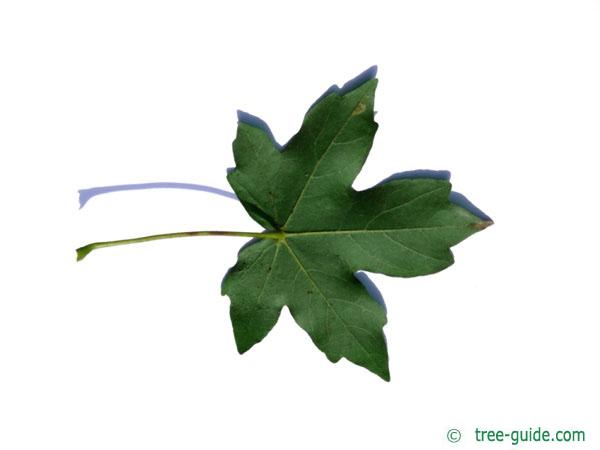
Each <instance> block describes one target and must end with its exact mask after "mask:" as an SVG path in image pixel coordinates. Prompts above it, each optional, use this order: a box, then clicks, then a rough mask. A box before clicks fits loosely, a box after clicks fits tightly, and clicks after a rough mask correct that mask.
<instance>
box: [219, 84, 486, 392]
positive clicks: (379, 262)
mask: <svg viewBox="0 0 600 450" xmlns="http://www.w3.org/2000/svg"><path fill="white" fill-rule="evenodd" d="M376 86H377V79H371V80H368V81H366V82H364V83H362V84H361V85H359V86H357V87H355V88H354V89H352V90H350V91H348V92H345V93H340V92H335V91H334V92H331V93H329V94H328V95H326V96H324V97H323V98H322V99H320V100H319V101H318V102H317V103H316V104H314V105H313V106H312V107H311V109H310V110H309V111H308V112H307V113H306V116H305V118H304V121H303V123H302V127H301V128H300V131H299V132H298V133H297V134H296V135H295V136H294V137H293V138H292V139H291V140H290V141H289V142H288V144H286V145H285V146H284V147H283V148H282V149H281V150H279V149H278V148H277V146H276V144H275V143H274V142H273V140H272V139H271V137H270V135H269V134H268V133H267V132H266V131H265V130H263V129H261V128H259V127H255V126H252V125H249V124H247V123H244V122H240V123H239V124H238V130H237V136H236V139H235V141H234V142H233V151H234V156H235V163H236V167H235V169H234V170H233V171H232V172H230V173H229V175H228V177H227V178H228V180H229V183H230V184H231V186H232V188H233V189H234V191H235V193H236V194H237V195H238V197H239V199H240V200H241V202H242V204H243V205H244V207H245V209H246V211H247V212H248V214H250V216H251V217H252V218H254V220H256V222H258V223H259V224H261V225H262V226H263V227H265V228H266V229H267V230H271V231H272V232H277V233H279V235H278V237H276V238H275V239H264V240H261V241H258V242H256V243H253V244H251V245H249V246H246V247H244V248H242V250H241V251H240V253H239V255H238V256H239V258H238V262H237V264H236V265H235V266H234V267H233V268H232V269H230V271H229V272H228V274H227V275H226V277H225V279H224V281H223V285H222V292H223V294H227V295H228V296H229V297H230V299H231V309H230V314H231V321H232V324H233V330H234V334H235V340H236V344H237V348H238V350H239V352H240V353H243V352H245V351H247V350H248V349H249V348H251V347H252V346H253V345H254V344H256V343H257V342H260V341H261V340H262V339H263V338H264V337H265V336H266V335H267V334H268V333H269V331H270V330H271V329H272V328H273V326H274V325H275V323H276V322H277V319H278V318H279V314H280V312H281V309H282V307H283V306H287V307H288V308H289V311H290V313H291V314H292V316H293V318H294V320H295V321H296V323H297V324H298V325H299V326H300V327H302V328H303V329H304V330H305V331H306V332H307V333H308V334H309V335H310V337H311V339H312V341H313V342H314V343H315V345H316V346H317V347H318V348H319V349H320V350H321V351H323V352H324V353H325V355H326V356H327V358H328V359H329V360H330V361H332V362H337V361H338V360H339V359H340V358H342V357H344V358H346V359H348V360H350V361H352V362H353V363H355V364H358V365H360V366H363V367H366V368H367V369H369V370H371V371H372V372H374V373H376V374H377V375H379V376H380V377H381V378H383V379H385V380H389V369H388V355H387V348H386V340H385V337H384V334H383V331H382V328H383V326H384V325H385V323H386V313H385V310H384V309H383V308H382V307H381V305H380V304H379V303H378V302H377V301H376V300H375V299H374V298H372V297H371V296H370V295H369V293H368V292H367V290H366V288H365V287H364V286H363V285H362V284H361V282H360V281H358V280H357V278H356V277H355V275H354V274H355V272H356V271H358V270H365V271H369V272H377V273H382V274H385V275H390V276H396V277H414V276H418V275H427V274H431V273H434V272H438V271H440V270H442V269H444V268H446V267H448V266H449V265H451V264H452V263H453V257H452V253H451V252H450V250H449V247H451V246H453V245H455V244H457V243H459V242H460V241H462V240H463V239H465V238H467V237H468V236H470V235H471V234H473V233H475V232H477V231H479V230H481V229H483V228H485V227H487V226H488V225H489V224H490V222H489V220H486V219H482V218H479V217H477V216H475V215H474V214H472V213H471V212H469V211H467V210H466V209H465V208H463V207H461V206H459V205H456V204H453V203H451V202H450V201H449V194H450V190H451V185H450V183H449V182H448V181H447V180H440V179H431V178H429V179H427V178H415V179H406V178H405V179H396V180H390V181H387V182H385V183H383V184H380V185H377V186H374V187H372V188H370V189H367V190H364V191H356V190H354V189H353V188H352V183H353V181H354V179H355V178H356V176H357V175H358V173H359V171H360V170H361V168H362V166H363V164H364V162H365V160H366V158H367V156H368V154H369V150H370V148H371V145H372V143H373V138H374V136H375V132H376V130H377V124H376V122H375V121H374V120H373V116H374V111H373V100H374V95H375V88H376Z"/></svg>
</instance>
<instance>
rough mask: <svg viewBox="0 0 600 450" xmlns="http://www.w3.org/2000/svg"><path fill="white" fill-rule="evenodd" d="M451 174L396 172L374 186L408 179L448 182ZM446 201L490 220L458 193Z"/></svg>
mask: <svg viewBox="0 0 600 450" xmlns="http://www.w3.org/2000/svg"><path fill="white" fill-rule="evenodd" d="M450 176H451V173H450V171H449V170H428V169H417V170H407V171H404V172H397V173H394V174H392V175H390V176H389V177H387V178H385V179H383V180H381V181H380V182H379V183H377V184H376V186H379V185H382V184H384V183H388V182H390V181H393V180H406V179H410V178H413V179H414V178H432V179H436V180H445V181H450ZM448 199H449V200H450V201H451V202H452V203H454V204H455V205H458V206H461V207H463V208H464V209H466V210H467V211H469V212H470V213H471V214H473V215H475V216H477V217H478V218H480V219H481V220H492V219H491V218H490V216H488V215H487V214H486V213H484V212H483V211H482V210H481V209H479V208H478V207H477V206H475V205H474V204H473V203H472V202H471V201H470V200H469V199H468V198H467V197H465V196H464V195H463V194H461V193H460V192H456V191H452V192H450V196H449V197H448Z"/></svg>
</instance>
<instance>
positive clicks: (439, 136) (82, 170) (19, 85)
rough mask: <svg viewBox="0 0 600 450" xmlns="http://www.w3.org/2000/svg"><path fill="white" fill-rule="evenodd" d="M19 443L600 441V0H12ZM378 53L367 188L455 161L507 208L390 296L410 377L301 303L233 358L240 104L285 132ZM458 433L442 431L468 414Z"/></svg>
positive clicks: (393, 353) (9, 368)
mask: <svg viewBox="0 0 600 450" xmlns="http://www.w3.org/2000/svg"><path fill="white" fill-rule="evenodd" d="M0 52H1V53H0V64H1V70H0V151H1V163H0V196H1V197H0V199H1V202H2V209H1V211H2V213H1V214H2V220H1V222H0V229H1V234H0V261H1V266H2V267H1V272H0V273H1V281H0V448H1V449H3V450H5V449H6V450H16V449H36V450H43V449H61V450H64V449H86V450H87V449H145V450H146V449H199V448H206V449H237V448H243V449H261V450H263V449H303V450H305V449H311V448H316V449H325V448H331V449H366V448H373V449H404V448H406V449H408V448H410V449H428V450H429V449H435V448H442V449H445V448H448V449H450V448H455V449H460V448H462V449H472V448H473V449H475V448H512V446H511V445H510V443H509V442H505V443H502V444H498V443H496V444H481V443H479V444H477V443H476V442H475V441H474V429H475V427H477V426H479V427H481V428H488V429H495V428H500V429H504V430H512V429H519V428H526V429H527V428H529V427H537V426H542V427H544V428H548V429H550V430H554V429H559V428H564V429H582V430H585V432H586V437H587V442H586V443H583V444H572V445H568V444H562V445H556V446H553V445H550V444H546V445H544V444H539V445H533V446H528V445H525V444H524V445H522V446H520V447H517V448H562V449H566V448H570V449H578V448H581V449H588V448H589V449H592V448H598V445H600V437H599V436H598V434H599V433H600V425H599V422H598V418H599V412H598V405H599V404H600V388H599V384H598V380H599V379H600V368H599V364H598V342H600V330H599V327H598V320H599V312H600V309H599V306H598V302H599V296H598V251H599V250H600V248H599V245H598V244H599V242H598V237H597V236H598V218H599V217H598V207H597V205H598V174H599V170H598V168H597V165H596V164H597V161H598V159H597V155H598V152H599V150H600V132H599V131H600V129H599V124H600V2H599V1H597V0H595V1H593V0H585V1H584V0H565V1H552V0H543V1H531V0H515V1H512V0H507V1H506V0H505V1H502V2H500V1H481V0H477V1H475V0H474V1H463V0H461V1H446V0H444V1H418V2H417V1H402V2H400V1H396V2H376V1H371V2H365V1H361V2H356V1H343V2H341V1H340V2H338V1H330V2H325V1H319V2H311V1H304V2H301V3H296V4H295V5H286V4H285V2H263V1H252V2H242V1H236V2H225V1H223V2H218V3H216V2H215V3H208V2H205V3H204V2H177V1H169V2H166V1H165V2H156V1H144V2H141V1H140V2H133V1H123V0H120V1H103V2H76V1H73V2H65V1H55V2H30V1H4V2H2V4H1V6H0ZM373 64H377V65H378V66H379V75H378V78H379V80H380V83H379V87H378V91H377V97H376V109H377V110H378V114H377V121H378V122H379V124H380V128H379V132H378V134H377V137H376V139H375V144H374V148H373V150H372V152H371V156H370V158H369V160H368V162H367V164H366V165H365V168H364V170H363V172H362V173H361V174H360V176H359V178H358V180H357V182H356V184H355V186H356V187H357V188H366V187H368V186H370V185H372V184H374V183H376V182H378V181H380V180H381V179H383V178H385V177H386V176H388V175H390V174H391V173H392V172H398V171H402V170H411V169H438V170H439V169H447V170H450V171H451V172H452V180H453V183H454V188H455V190H457V191H459V192H462V193H464V194H465V195H467V196H468V197H469V199H470V200H472V201H473V202H474V203H475V204H476V205H477V206H479V207H480V208H482V209H483V210H484V211H485V212H486V213H487V214H489V215H490V216H491V217H492V218H493V219H494V220H495V222H496V224H495V225H494V226H493V227H491V228H490V229H488V230H486V231H484V232H482V233H479V234H477V235H475V236H473V237H472V238H470V239H468V240H467V241H465V242H463V243H462V244H460V245H459V246H457V247H455V249H454V254H455V257H456V264H455V265H454V266H452V267H451V268H449V269H447V270H446V271H444V272H442V273H439V274H436V275H433V276H428V277H421V278H415V279H398V278H387V277H385V276H381V275H372V276H371V278H372V280H373V281H374V282H375V283H376V284H377V286H378V287H379V288H380V290H381V291H382V293H383V296H384V297H385V299H386V302H387V306H388V319H389V323H388V325H387V326H386V328H385V331H386V334H387V339H388V344H389V354H390V366H391V373H392V381H391V382H390V383H385V382H383V381H381V380H380V379H378V378H377V377H376V376H374V375H372V374H371V373H369V372H368V371H366V370H364V369H362V368H360V367H357V366H354V365H352V364H350V363H348V362H347V361H345V360H343V361H341V362H340V363H338V364H336V365H334V364H331V363H329V362H328V361H327V359H326V358H325V356H324V355H322V354H321V353H320V352H319V351H318V350H317V349H316V347H314V345H313V344H312V343H311V341H310V339H309V338H308V336H307V335H306V334H305V333H304V331H302V330H301V329H300V328H299V327H298V326H296V325H295V323H294V322H293V320H292V319H291V316H290V315H289V313H288V311H287V310H284V313H283V314H282V316H281V319H280V320H279V323H278V325H277V326H276V327H275V329H274V330H273V331H272V332H271V334H270V335H269V336H268V337H267V338H266V339H265V340H264V341H263V342H262V343H260V344H259V345H257V346H256V347H255V348H253V349H252V350H251V351H249V352H248V353H247V354H245V355H243V356H240V355H238V354H237V352H236V350H235V344H234V341H233V334H232V331H231V326H230V323H229V317H228V305H229V301H228V299H227V298H226V297H221V295H220V282H221V279H222V277H223V275H224V274H225V272H226V270H227V269H228V268H229V267H230V266H231V265H233V263H234V262H235V259H236V253H237V250H238V248H239V247H240V246H241V245H242V244H243V242H244V240H242V239H236V238H197V239H181V240H172V241H162V242H155V243H149V244H143V245H137V246H129V247H120V248H114V249H105V250H100V251H97V252H95V253H93V254H92V255H90V256H89V257H88V259H86V260H85V261H83V262H81V263H75V251H74V249H75V248H76V247H78V246H80V245H83V244H85V243H88V242H91V241H97V240H107V239H117V238H124V237H133V236H138V235H144V234H152V233H159V232H168V231H179V230H194V229H198V230H202V229H231V230H250V231H252V230H259V229H260V228H259V227H258V225H256V224H254V223H253V222H252V221H251V219H250V218H249V217H247V215H246V214H245V212H244V210H243V209H242V207H241V206H240V204H239V203H237V202H236V201H234V200H230V199H226V198H222V197H217V196H213V195H210V194H205V193H198V192H192V191H178V190H154V191H142V192H127V193H116V194H110V195H105V196H101V197H98V198H95V199H92V200H91V201H90V202H89V204H88V205H87V206H86V207H85V208H84V209H82V210H78V203H77V190H78V189H80V188H87V187H93V186H102V185H110V184H122V183H135V182H150V181H178V182H191V183H201V184H206V185H212V186H215V187H220V188H224V189H228V186H227V182H226V179H225V169H226V168H227V167H231V166H233V165H234V164H233V157H232V152H231V141H232V140H233V138H234V135H235V128H236V120H237V119H236V110H237V109H242V110H245V111H248V112H250V113H253V114H256V115H258V116H259V117H261V118H263V119H264V120H266V121H267V122H268V123H269V124H270V126H271V128H272V130H273V132H274V134H275V137H276V138H277V139H278V140H279V141H280V142H282V143H283V142H285V141H287V139H289V137H291V136H292V135H293V134H294V133H295V132H296V131H297V129H298V127H299V125H300V122H301V120H302V117H303V114H304V112H305V111H306V109H307V108H308V106H309V105H310V104H311V103H312V102H313V100H314V99H316V98H317V97H318V96H319V95H320V94H321V93H322V92H323V91H324V90H325V89H326V88H327V87H328V86H330V85H331V84H333V83H337V84H341V83H343V82H345V81H346V80H348V79H350V78H352V77H354V76H355V75H357V74H358V73H360V72H361V71H363V70H365V69H366V68H368V67H369V66H371V65H373ZM453 427H456V428H459V429H460V430H461V431H462V432H463V440H462V441H461V442H460V443H457V444H450V443H449V442H448V441H447V440H446V431H447V430H448V429H449V428H453Z"/></svg>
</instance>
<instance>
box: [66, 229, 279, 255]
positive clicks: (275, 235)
mask: <svg viewBox="0 0 600 450" xmlns="http://www.w3.org/2000/svg"><path fill="white" fill-rule="evenodd" d="M196 236H235V237H250V238H256V239H276V240H279V239H283V238H284V237H285V235H284V234H283V233H282V232H273V231H271V232H266V233H258V232H246V231H181V232H177V233H165V234H153V235H151V236H142V237H138V238H132V239H120V240H117V241H106V242H93V243H91V244H88V245H84V246H83V247H79V248H78V249H77V250H76V251H77V261H81V260H82V259H83V258H85V257H86V256H87V255H88V254H89V253H90V252H92V251H93V250H96V249H97V248H103V247H116V246H118V245H127V244H137V243H140V242H148V241H158V240H161V239H174V238H182V237H196Z"/></svg>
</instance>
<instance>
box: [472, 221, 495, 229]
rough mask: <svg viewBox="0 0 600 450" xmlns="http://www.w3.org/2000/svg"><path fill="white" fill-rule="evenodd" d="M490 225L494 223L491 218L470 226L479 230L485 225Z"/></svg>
mask: <svg viewBox="0 0 600 450" xmlns="http://www.w3.org/2000/svg"><path fill="white" fill-rule="evenodd" d="M492 225H494V221H493V220H483V221H481V222H476V223H474V224H472V225H471V226H472V227H473V228H474V229H475V231H481V230H485V229H486V228H487V227H491V226H492Z"/></svg>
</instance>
